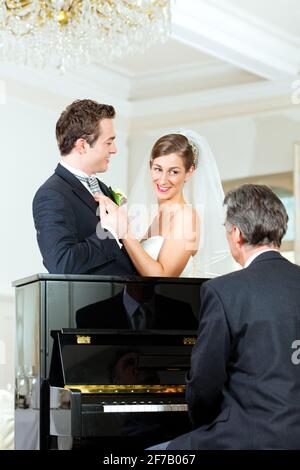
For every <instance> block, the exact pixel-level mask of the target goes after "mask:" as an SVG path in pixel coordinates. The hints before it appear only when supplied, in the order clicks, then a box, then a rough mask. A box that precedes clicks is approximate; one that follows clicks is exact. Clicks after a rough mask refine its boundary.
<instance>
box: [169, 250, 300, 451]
mask: <svg viewBox="0 0 300 470" xmlns="http://www.w3.org/2000/svg"><path fill="white" fill-rule="evenodd" d="M201 305H202V312H201V315H200V318H201V320H200V324H199V332H198V333H199V335H198V339H197V342H196V344H195V346H194V348H193V352H192V362H191V370H190V372H189V373H188V376H187V395H186V398H187V403H188V406H189V412H190V417H191V419H192V422H193V425H194V428H195V429H194V430H193V431H192V432H190V433H188V434H184V435H182V436H180V437H178V438H176V439H175V440H173V441H172V442H171V444H170V445H169V446H168V449H300V364H298V365H297V364H294V363H293V361H292V354H293V352H294V353H295V350H294V349H293V347H295V345H294V346H293V347H292V345H293V342H294V341H295V340H300V267H299V266H296V265H294V264H292V263H290V262H289V261H287V260H286V259H285V258H283V257H282V256H281V255H280V254H279V253H276V252H274V251H273V252H272V251H270V252H265V253H262V254H261V255H260V256H258V257H257V258H256V259H255V260H254V261H253V262H252V263H251V264H250V266H249V267H248V268H246V269H243V270H241V271H238V272H234V273H232V274H228V275H226V276H222V277H219V278H216V279H214V280H211V281H208V282H207V283H205V284H204V285H203V287H202V296H201ZM294 362H295V361H294Z"/></svg>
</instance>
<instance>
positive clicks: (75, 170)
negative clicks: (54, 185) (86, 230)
mask: <svg viewBox="0 0 300 470" xmlns="http://www.w3.org/2000/svg"><path fill="white" fill-rule="evenodd" d="M59 163H60V164H61V166H63V167H64V168H65V169H66V170H68V171H69V172H70V173H72V174H73V175H74V176H83V177H84V178H90V176H91V177H94V178H97V175H96V174H92V175H90V176H89V175H87V174H86V173H84V171H81V170H78V168H74V167H72V166H71V165H69V164H68V163H66V162H64V161H63V159H61V160H60V162H59ZM78 181H80V183H81V184H83V186H84V187H85V188H86V189H87V190H88V191H89V193H91V195H92V196H93V193H92V191H91V188H90V187H89V185H88V184H87V183H86V182H85V181H82V180H80V179H78ZM100 192H101V194H103V193H102V191H101V189H100ZM102 227H103V228H105V229H106V230H108V231H109V232H110V233H111V234H112V236H113V237H114V239H115V240H116V242H117V244H118V245H119V247H120V248H122V246H123V245H122V243H120V242H119V240H118V237H117V234H116V232H115V231H114V230H113V229H112V228H111V227H109V226H108V225H105V226H104V225H102Z"/></svg>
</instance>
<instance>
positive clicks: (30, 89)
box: [0, 63, 130, 116]
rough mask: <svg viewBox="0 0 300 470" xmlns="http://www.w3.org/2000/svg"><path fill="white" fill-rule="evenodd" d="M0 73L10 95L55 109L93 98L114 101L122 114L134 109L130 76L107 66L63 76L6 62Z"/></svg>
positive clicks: (89, 67)
mask: <svg viewBox="0 0 300 470" xmlns="http://www.w3.org/2000/svg"><path fill="white" fill-rule="evenodd" d="M0 75H1V80H2V82H3V83H4V85H5V87H6V94H7V97H9V96H16V97H17V98H19V99H20V100H22V101H27V102H31V103H34V104H37V105H41V106H47V107H49V108H50V109H55V110H57V109H61V106H65V105H66V104H68V103H70V102H71V101H73V100H75V99H83V98H91V99H95V100H97V101H99V102H102V103H109V104H112V105H113V106H115V107H116V108H117V109H118V112H119V113H120V114H122V115H125V116H128V114H129V112H130V107H129V103H128V97H129V91H130V79H128V78H127V77H124V76H122V75H119V74H117V73H115V72H112V71H110V70H107V69H105V68H104V67H103V68H98V67H97V66H94V65H90V66H88V67H85V68H83V69H81V70H80V72H79V71H76V73H75V72H73V73H71V72H69V73H66V74H65V75H59V74H57V73H55V72H53V71H52V72H50V71H47V70H36V69H32V68H29V67H20V66H17V65H14V64H11V63H2V64H1V65H0Z"/></svg>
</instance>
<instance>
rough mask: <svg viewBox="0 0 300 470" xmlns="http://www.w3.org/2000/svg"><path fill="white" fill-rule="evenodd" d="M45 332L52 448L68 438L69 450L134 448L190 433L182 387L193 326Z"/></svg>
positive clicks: (49, 425) (191, 343)
mask: <svg viewBox="0 0 300 470" xmlns="http://www.w3.org/2000/svg"><path fill="white" fill-rule="evenodd" d="M52 337H53V339H54V345H53V351H52V360H51V366H50V374H49V388H48V390H47V393H48V394H49V399H48V403H49V409H48V420H49V421H48V428H47V427H45V428H44V429H47V434H48V441H49V447H51V446H53V442H54V439H53V437H54V436H56V438H57V441H58V445H59V442H62V441H63V439H65V438H66V437H68V438H69V442H70V447H69V448H82V447H84V446H91V445H93V444H95V445H97V449H101V448H102V449H103V450H105V449H107V448H114V447H117V448H118V449H119V448H122V447H126V448H128V447H131V448H135V449H140V450H142V449H145V448H146V447H148V446H150V445H152V444H155V443H157V441H158V440H169V439H172V438H173V437H175V436H176V435H178V434H181V433H184V432H187V431H188V430H190V423H189V419H188V415H187V406H186V404H185V400H184V394H185V385H184V384H185V373H186V371H187V369H188V368H189V365H190V354H191V349H192V346H193V344H194V342H195V340H196V335H195V330H185V331H175V330H173V331H172V330H170V331H165V330H143V331H133V330H105V331H103V330H84V329H81V330H79V329H66V330H61V331H53V332H52ZM44 393H45V391H44ZM45 402H46V401H45V399H44V403H45ZM50 441H52V444H51V442H50Z"/></svg>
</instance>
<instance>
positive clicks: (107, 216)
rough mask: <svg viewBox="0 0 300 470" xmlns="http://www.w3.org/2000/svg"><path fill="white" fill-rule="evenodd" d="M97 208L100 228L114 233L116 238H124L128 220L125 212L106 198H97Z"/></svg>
mask: <svg viewBox="0 0 300 470" xmlns="http://www.w3.org/2000/svg"><path fill="white" fill-rule="evenodd" d="M99 208H100V219H101V225H102V227H103V228H106V229H107V230H109V231H110V232H112V233H116V234H117V237H118V238H126V236H127V232H128V219H127V214H126V212H125V210H124V209H123V208H122V207H119V206H117V205H116V204H115V203H114V202H113V201H112V200H111V199H109V198H108V197H106V196H100V197H99Z"/></svg>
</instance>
